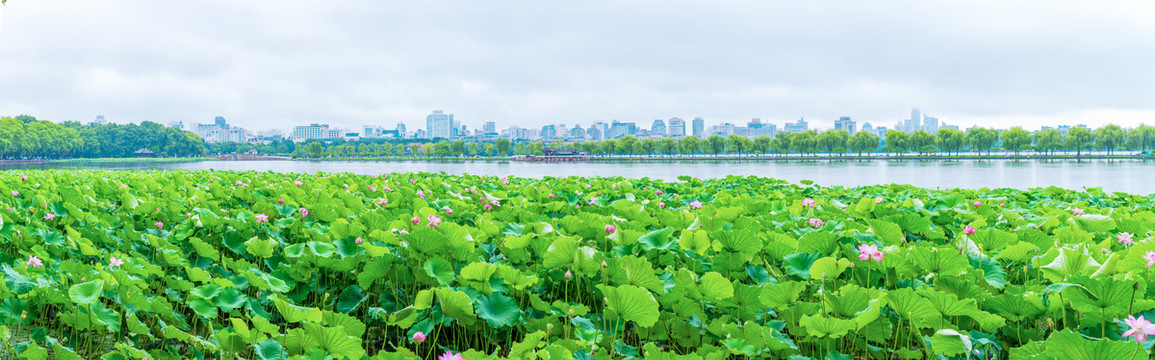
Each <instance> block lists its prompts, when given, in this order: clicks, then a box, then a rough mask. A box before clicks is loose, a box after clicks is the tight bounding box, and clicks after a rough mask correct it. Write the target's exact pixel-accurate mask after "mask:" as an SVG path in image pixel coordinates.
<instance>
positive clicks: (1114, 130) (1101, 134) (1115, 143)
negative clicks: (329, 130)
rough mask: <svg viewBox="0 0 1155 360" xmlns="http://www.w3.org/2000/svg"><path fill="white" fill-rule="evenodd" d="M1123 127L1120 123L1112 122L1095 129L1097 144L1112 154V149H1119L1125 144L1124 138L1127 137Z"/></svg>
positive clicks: (1108, 153)
mask: <svg viewBox="0 0 1155 360" xmlns="http://www.w3.org/2000/svg"><path fill="white" fill-rule="evenodd" d="M1125 138H1126V136H1125V133H1124V132H1123V128H1121V127H1119V125H1115V124H1111V125H1107V126H1104V127H1101V128H1099V129H1098V130H1095V145H1098V147H1099V148H1100V149H1103V150H1106V151H1107V155H1111V152H1112V151H1115V150H1118V149H1119V148H1120V147H1121V146H1123V139H1125Z"/></svg>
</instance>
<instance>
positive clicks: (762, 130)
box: [746, 118, 778, 138]
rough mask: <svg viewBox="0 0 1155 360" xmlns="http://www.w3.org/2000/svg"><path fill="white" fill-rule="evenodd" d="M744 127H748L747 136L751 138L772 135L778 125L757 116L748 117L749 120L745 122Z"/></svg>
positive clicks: (776, 130)
mask: <svg viewBox="0 0 1155 360" xmlns="http://www.w3.org/2000/svg"><path fill="white" fill-rule="evenodd" d="M746 128H747V129H749V136H750V137H751V138H755V137H759V136H769V137H774V134H775V133H777V132H778V126H776V125H774V124H768V123H764V122H762V119H759V118H753V119H750V122H749V123H747V124H746Z"/></svg>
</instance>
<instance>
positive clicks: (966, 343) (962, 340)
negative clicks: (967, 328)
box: [930, 329, 974, 356]
mask: <svg viewBox="0 0 1155 360" xmlns="http://www.w3.org/2000/svg"><path fill="white" fill-rule="evenodd" d="M930 348H931V350H932V351H933V352H934V353H935V354H941V355H946V356H958V355H962V354H969V353H970V352H971V349H973V348H974V346H973V344H972V343H971V337H970V336H967V335H966V334H962V333H959V332H958V331H955V330H951V329H942V330H939V331H936V332H935V333H934V336H932V337H931V340H930Z"/></svg>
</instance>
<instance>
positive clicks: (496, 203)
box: [489, 200, 501, 207]
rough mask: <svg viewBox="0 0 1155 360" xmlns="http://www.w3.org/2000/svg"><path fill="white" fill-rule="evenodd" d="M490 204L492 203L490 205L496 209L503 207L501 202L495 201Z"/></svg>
mask: <svg viewBox="0 0 1155 360" xmlns="http://www.w3.org/2000/svg"><path fill="white" fill-rule="evenodd" d="M489 203H490V204H493V206H495V207H497V206H501V202H500V201H497V200H494V201H490V202H489Z"/></svg>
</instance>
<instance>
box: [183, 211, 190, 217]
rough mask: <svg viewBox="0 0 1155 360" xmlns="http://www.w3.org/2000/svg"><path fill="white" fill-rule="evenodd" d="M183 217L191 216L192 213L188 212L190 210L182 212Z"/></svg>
mask: <svg viewBox="0 0 1155 360" xmlns="http://www.w3.org/2000/svg"><path fill="white" fill-rule="evenodd" d="M184 217H192V213H190V212H185V213H184Z"/></svg>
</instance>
